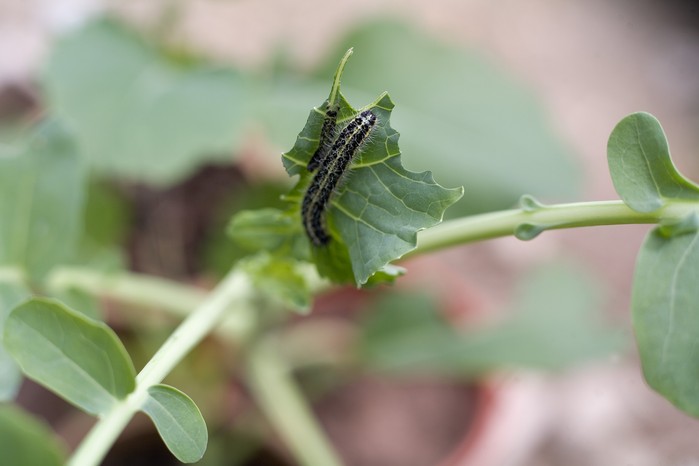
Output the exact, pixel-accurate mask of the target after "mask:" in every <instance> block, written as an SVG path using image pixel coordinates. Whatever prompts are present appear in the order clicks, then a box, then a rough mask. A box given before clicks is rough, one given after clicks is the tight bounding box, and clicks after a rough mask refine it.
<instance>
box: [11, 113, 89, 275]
mask: <svg viewBox="0 0 699 466" xmlns="http://www.w3.org/2000/svg"><path fill="white" fill-rule="evenodd" d="M85 178H86V170H85V168H84V164H83V160H82V157H81V154H79V153H78V147H77V144H76V142H75V140H74V139H73V137H72V135H71V134H69V133H68V132H67V131H66V130H65V128H63V127H62V125H60V124H58V123H57V122H55V121H45V122H43V123H41V124H40V125H38V126H37V127H36V129H35V130H34V131H33V132H32V133H31V135H30V136H29V137H28V141H25V142H24V144H23V147H22V149H21V150H19V151H18V152H17V154H16V155H14V156H10V157H2V158H0V219H2V221H1V222H0V264H4V265H11V266H17V267H20V268H22V269H24V270H26V271H27V273H28V275H30V276H31V277H32V278H35V279H40V278H43V276H44V275H45V274H46V273H47V272H48V271H49V270H50V269H51V268H52V267H53V266H54V265H56V264H60V263H62V262H65V261H68V260H70V259H72V257H73V255H74V253H75V251H76V248H77V245H78V241H79V238H80V234H81V224H82V213H83V204H84V191H85Z"/></svg>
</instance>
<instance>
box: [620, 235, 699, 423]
mask: <svg viewBox="0 0 699 466" xmlns="http://www.w3.org/2000/svg"><path fill="white" fill-rule="evenodd" d="M678 233H680V232H678ZM697 283H699V231H697V230H696V229H695V230H694V231H693V232H691V233H685V234H676V235H673V236H668V235H667V234H664V233H662V232H661V231H660V229H659V228H656V229H654V230H653V231H651V232H650V233H649V234H648V237H647V238H646V240H645V242H644V244H643V247H642V248H641V251H640V253H639V256H638V261H637V264H636V272H635V276H634V283H633V293H632V296H631V309H632V315H633V326H634V331H635V333H636V341H637V344H638V350H639V354H640V356H641V364H642V367H643V373H644V375H645V378H646V380H647V381H648V384H649V385H650V386H651V387H653V388H654V389H655V390H657V391H658V392H659V393H660V394H662V395H663V396H664V397H665V398H667V399H668V400H670V401H671V402H672V403H674V404H675V405H676V406H677V407H678V408H680V409H682V410H684V411H686V412H687V413H690V414H692V415H694V416H699V390H697V387H699V338H697V335H696V329H697V328H699V313H697V303H699V286H697Z"/></svg>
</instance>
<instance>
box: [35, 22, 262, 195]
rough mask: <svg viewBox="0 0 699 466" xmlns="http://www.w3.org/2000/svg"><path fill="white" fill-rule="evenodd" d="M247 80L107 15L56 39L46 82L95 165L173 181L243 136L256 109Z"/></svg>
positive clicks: (154, 180)
mask: <svg viewBox="0 0 699 466" xmlns="http://www.w3.org/2000/svg"><path fill="white" fill-rule="evenodd" d="M243 79H244V78H243V77H242V76H241V75H240V73H238V72H236V71H234V70H232V69H230V68H221V67H214V66H212V65H210V64H208V63H205V62H202V61H196V60H195V61H188V60H181V59H180V58H179V57H175V56H169V55H167V54H164V53H163V51H162V50H161V49H158V48H156V47H155V46H154V45H152V44H149V43H146V42H145V41H143V40H140V39H139V38H138V37H137V36H136V35H135V34H133V33H132V32H130V31H128V30H127V29H126V28H124V27H123V26H122V25H120V24H118V23H116V22H114V21H109V20H102V21H97V22H93V23H90V24H88V25H87V26H85V27H84V28H83V29H81V30H79V31H77V32H75V33H73V34H71V35H70V36H68V37H65V38H64V39H63V40H62V41H60V42H59V43H58V44H57V45H56V47H55V48H54V50H53V52H52V54H51V58H50V60H49V63H48V67H47V69H46V72H45V76H44V83H45V86H46V91H47V97H48V101H49V106H50V110H51V111H53V112H54V113H55V114H56V115H57V116H58V117H60V118H64V119H66V120H67V121H69V122H70V123H71V124H72V125H73V127H74V128H75V131H76V133H77V134H78V137H79V138H80V141H81V142H82V143H83V144H84V149H85V153H86V154H87V155H88V156H89V158H90V160H91V161H92V163H93V166H94V167H96V168H97V169H98V170H100V171H101V172H102V173H104V174H106V175H109V176H121V177H128V178H129V179H132V180H142V181H147V182H152V183H157V184H168V183H173V182H176V181H179V180H181V179H183V178H184V177H186V176H187V175H188V174H190V173H191V171H192V169H194V168H196V167H197V165H198V164H201V163H202V162H203V161H206V160H211V159H212V158H221V157H222V155H221V154H222V153H223V154H225V153H227V152H229V151H230V150H231V147H233V145H234V144H235V143H237V142H238V141H239V139H240V132H241V131H242V129H243V127H244V126H243V122H244V119H245V117H246V115H247V114H248V113H249V111H248V109H247V104H246V102H247V96H246V93H245V91H246V86H245V85H244V83H243Z"/></svg>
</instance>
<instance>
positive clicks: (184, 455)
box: [142, 385, 209, 463]
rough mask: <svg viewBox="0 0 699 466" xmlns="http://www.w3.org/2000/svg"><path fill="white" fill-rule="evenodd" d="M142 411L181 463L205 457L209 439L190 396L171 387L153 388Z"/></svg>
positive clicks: (158, 386) (159, 386) (202, 420)
mask: <svg viewBox="0 0 699 466" xmlns="http://www.w3.org/2000/svg"><path fill="white" fill-rule="evenodd" d="M142 410H143V412H144V413H146V414H147V415H148V416H149V417H150V418H151V419H152V420H153V423H154V424H155V427H156V429H158V433H159V434H160V437H161V438H162V439H163V441H164V442H165V445H167V447H168V449H169V450H170V452H171V453H172V454H173V455H175V457H176V458H177V459H178V460H180V461H182V462H183V463H195V462H197V461H199V460H200V459H201V457H202V456H204V452H205V451H206V443H207V441H208V439H209V434H208V432H207V430H206V423H205V422H204V418H203V417H202V416H201V413H200V412H199V408H197V405H196V404H194V401H192V399H191V398H189V397H188V396H187V395H185V394H184V393H182V392H181V391H179V390H177V389H176V388H173V387H170V386H168V385H153V386H152V387H150V388H148V399H147V400H146V402H145V404H144V405H143V408H142Z"/></svg>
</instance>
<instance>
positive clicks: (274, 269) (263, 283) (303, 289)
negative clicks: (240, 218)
mask: <svg viewBox="0 0 699 466" xmlns="http://www.w3.org/2000/svg"><path fill="white" fill-rule="evenodd" d="M308 266H309V265H308V263H303V262H298V261H295V260H293V259H288V258H281V257H274V256H271V255H269V254H267V253H265V252H262V253H259V254H256V255H254V256H252V257H250V258H247V259H245V260H243V261H242V263H241V267H243V269H244V270H245V271H246V272H247V273H248V274H249V276H250V277H251V279H252V281H253V283H254V284H255V286H256V287H258V288H259V289H260V290H262V291H263V292H264V295H265V296H267V297H272V298H274V299H277V300H279V301H281V303H282V304H283V305H284V306H287V307H289V308H291V309H293V310H295V311H298V312H301V313H304V314H305V313H307V312H308V311H309V310H310V308H311V291H310V289H309V286H308V283H307V282H306V279H305V276H304V273H303V270H302V269H303V268H304V267H308Z"/></svg>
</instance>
